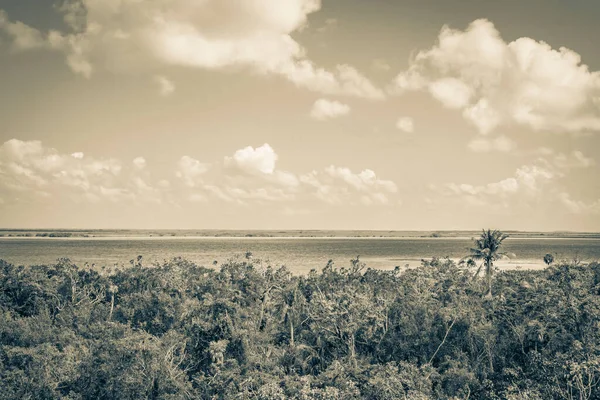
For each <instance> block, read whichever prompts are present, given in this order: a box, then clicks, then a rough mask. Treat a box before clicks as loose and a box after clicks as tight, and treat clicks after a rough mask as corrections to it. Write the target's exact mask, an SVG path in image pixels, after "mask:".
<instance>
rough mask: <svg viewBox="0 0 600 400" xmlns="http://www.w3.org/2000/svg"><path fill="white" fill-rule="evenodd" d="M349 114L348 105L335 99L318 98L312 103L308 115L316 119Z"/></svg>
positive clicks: (321, 119)
mask: <svg viewBox="0 0 600 400" xmlns="http://www.w3.org/2000/svg"><path fill="white" fill-rule="evenodd" d="M348 114H350V106H348V105H346V104H343V103H340V102H339V101H335V100H333V101H332V100H327V99H319V100H317V101H315V104H313V107H312V110H311V111H310V116H311V117H312V118H314V119H316V120H320V121H323V120H326V119H332V118H337V117H341V116H344V115H348Z"/></svg>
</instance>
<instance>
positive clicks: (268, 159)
mask: <svg viewBox="0 0 600 400" xmlns="http://www.w3.org/2000/svg"><path fill="white" fill-rule="evenodd" d="M278 158H279V156H278V155H277V154H276V153H275V150H273V148H272V147H271V146H269V144H268V143H265V144H263V145H262V146H260V147H257V148H256V149H255V148H254V147H252V146H248V147H245V148H243V149H240V150H238V151H236V152H235V154H234V155H233V157H225V165H228V166H234V167H237V168H239V169H240V170H242V171H246V172H250V173H261V174H273V172H274V171H275V163H276V162H277V159H278Z"/></svg>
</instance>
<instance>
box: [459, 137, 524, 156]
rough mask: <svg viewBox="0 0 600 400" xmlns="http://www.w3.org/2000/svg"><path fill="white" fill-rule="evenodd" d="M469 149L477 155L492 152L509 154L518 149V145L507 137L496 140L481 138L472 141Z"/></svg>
mask: <svg viewBox="0 0 600 400" xmlns="http://www.w3.org/2000/svg"><path fill="white" fill-rule="evenodd" d="M468 147H469V149H470V150H471V151H474V152H476V153H489V152H492V151H499V152H501V153H508V152H510V151H512V150H514V149H515V148H516V144H515V142H514V141H512V140H511V139H510V138H508V137H506V136H498V137H497V138H494V139H492V138H487V137H479V138H475V139H473V140H471V141H470V142H469V145H468Z"/></svg>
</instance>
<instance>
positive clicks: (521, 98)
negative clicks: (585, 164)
mask: <svg viewBox="0 0 600 400" xmlns="http://www.w3.org/2000/svg"><path fill="white" fill-rule="evenodd" d="M415 90H419V91H421V90H423V91H428V92H429V93H430V94H431V95H432V96H433V97H434V98H435V99H436V100H438V101H439V102H441V103H442V104H443V105H444V106H445V107H447V108H450V109H457V110H461V111H462V114H463V116H464V118H465V119H466V120H467V121H469V122H470V123H471V124H473V125H474V126H475V127H476V128H477V129H478V130H479V132H480V133H482V134H487V133H489V132H492V131H494V130H495V129H496V128H498V127H500V126H510V125H521V126H525V127H528V128H530V129H533V130H536V131H559V132H560V131H566V132H579V131H600V100H599V99H600V72H591V71H590V70H589V68H588V67H587V65H585V64H582V63H581V57H580V55H579V54H577V53H576V52H574V51H572V50H569V49H567V48H564V47H561V48H560V49H558V50H556V49H553V48H552V47H550V45H548V44H547V43H544V42H541V41H540V42H538V41H535V40H533V39H531V38H527V37H523V38H519V39H517V40H515V41H513V42H510V43H507V42H505V41H504V40H503V39H502V37H501V36H500V33H499V32H498V30H497V29H496V28H495V27H494V25H493V24H492V23H491V22H489V21H487V20H485V19H480V20H476V21H474V22H472V23H471V24H470V25H469V27H468V28H467V29H466V30H464V31H461V30H455V29H451V28H449V27H444V28H443V29H442V31H441V32H440V35H439V38H438V43H437V44H436V45H434V46H433V47H432V48H430V49H428V50H423V51H420V52H419V53H418V54H417V55H416V56H415V57H414V58H413V59H412V60H411V63H410V67H409V68H408V70H406V71H404V72H402V73H400V74H399V75H398V76H397V77H396V79H395V81H394V85H393V87H392V91H393V92H396V93H404V92H407V91H415Z"/></svg>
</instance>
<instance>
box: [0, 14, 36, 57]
mask: <svg viewBox="0 0 600 400" xmlns="http://www.w3.org/2000/svg"><path fill="white" fill-rule="evenodd" d="M2 32H3V33H4V34H5V35H7V36H8V37H9V38H10V39H11V42H12V48H13V50H16V51H19V50H32V49H39V48H43V47H46V46H47V45H48V43H47V41H46V39H45V38H44V37H43V36H42V34H41V33H40V32H39V31H38V30H37V29H34V28H31V27H30V26H28V25H25V24H24V23H22V22H20V21H16V22H10V21H9V19H8V15H7V14H6V12H4V11H3V10H0V33H2Z"/></svg>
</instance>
